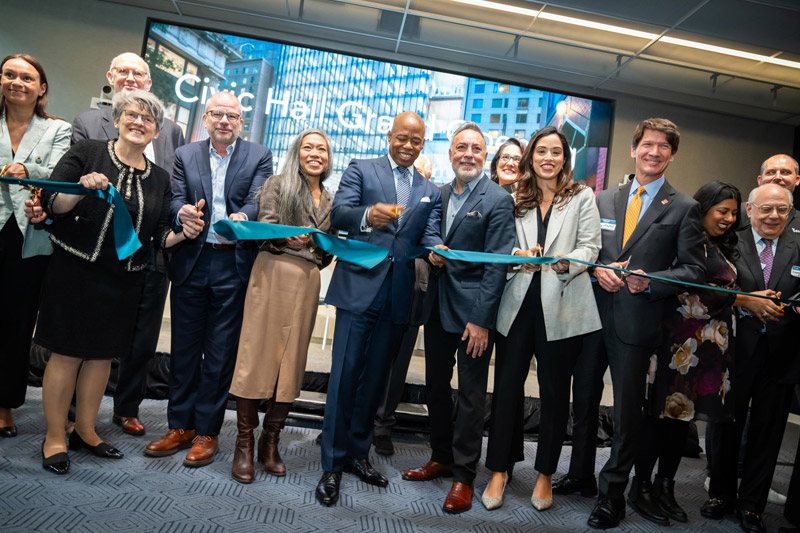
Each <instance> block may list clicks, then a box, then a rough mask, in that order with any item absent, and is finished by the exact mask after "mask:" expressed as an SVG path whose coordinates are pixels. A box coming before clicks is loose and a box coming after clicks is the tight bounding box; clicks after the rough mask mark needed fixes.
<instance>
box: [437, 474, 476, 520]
mask: <svg viewBox="0 0 800 533" xmlns="http://www.w3.org/2000/svg"><path fill="white" fill-rule="evenodd" d="M473 490H474V487H473V485H467V484H466V483H461V482H459V481H453V486H452V487H450V492H448V493H447V498H445V500H444V505H443V506H442V511H444V512H445V513H450V514H458V513H463V512H464V511H469V510H470V509H472V493H473Z"/></svg>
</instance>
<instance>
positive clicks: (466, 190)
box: [445, 176, 483, 237]
mask: <svg viewBox="0 0 800 533" xmlns="http://www.w3.org/2000/svg"><path fill="white" fill-rule="evenodd" d="M481 178H483V176H481V177H479V178H475V179H474V180H472V181H470V182H469V183H467V184H466V185H464V187H463V189H462V191H461V194H458V193H457V192H456V180H455V179H453V181H452V183H450V200H449V201H448V202H447V233H446V234H445V237H446V236H447V235H449V234H450V229H452V227H453V222H455V220H456V215H457V214H458V211H459V210H460V209H461V208H462V207H463V205H464V204H465V203H466V201H467V198H469V195H470V194H471V193H472V191H473V190H474V189H475V183H476V182H477V181H478V180H480V179H481Z"/></svg>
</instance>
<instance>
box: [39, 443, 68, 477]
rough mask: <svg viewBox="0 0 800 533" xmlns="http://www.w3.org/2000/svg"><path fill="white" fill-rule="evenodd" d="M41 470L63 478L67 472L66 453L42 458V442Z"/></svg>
mask: <svg viewBox="0 0 800 533" xmlns="http://www.w3.org/2000/svg"><path fill="white" fill-rule="evenodd" d="M42 468H44V469H45V470H47V471H48V472H52V473H54V474H58V475H59V476H63V475H64V474H66V473H67V472H69V455H67V453H66V452H61V453H57V454H55V455H51V456H50V457H45V456H44V441H42Z"/></svg>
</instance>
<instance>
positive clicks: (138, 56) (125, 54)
mask: <svg viewBox="0 0 800 533" xmlns="http://www.w3.org/2000/svg"><path fill="white" fill-rule="evenodd" d="M125 56H131V57H136V59H139V60H141V62H142V64H144V70H145V72H147V77H148V78H149V77H150V65H148V64H147V61H145V60H144V59H143V58H142V56H140V55H139V54H136V53H134V52H122V53H121V54H120V55H118V56H116V57H115V58H114V59H112V60H111V65H109V67H108V70H114V64H115V63H116V62H117V61H119V60H120V59H123V58H124V57H125Z"/></svg>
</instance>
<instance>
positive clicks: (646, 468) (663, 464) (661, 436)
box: [636, 413, 689, 480]
mask: <svg viewBox="0 0 800 533" xmlns="http://www.w3.org/2000/svg"><path fill="white" fill-rule="evenodd" d="M688 436H689V422H685V421H683V420H675V419H672V418H656V417H653V416H648V415H646V414H644V413H642V434H641V438H640V439H639V450H638V451H637V453H636V477H638V478H640V479H643V480H650V478H651V477H652V475H653V468H654V467H655V465H656V461H658V475H659V476H662V477H664V478H667V479H675V474H676V473H677V472H678V466H679V465H680V464H681V458H682V457H683V449H684V447H685V445H686V438H687V437H688Z"/></svg>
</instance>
